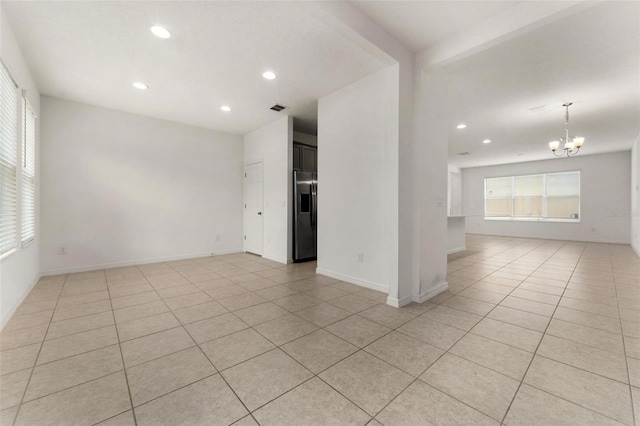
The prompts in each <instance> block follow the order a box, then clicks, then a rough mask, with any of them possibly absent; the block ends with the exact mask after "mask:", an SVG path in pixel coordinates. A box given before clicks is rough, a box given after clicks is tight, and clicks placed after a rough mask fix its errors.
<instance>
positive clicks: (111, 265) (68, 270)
mask: <svg viewBox="0 0 640 426" xmlns="http://www.w3.org/2000/svg"><path fill="white" fill-rule="evenodd" d="M242 252H243V251H242V249H232V250H219V251H214V252H207V253H195V254H185V255H181V256H167V257H156V258H146V259H137V260H131V261H126V262H112V263H102V264H97V265H88V266H77V267H73V268H64V269H55V270H53V271H45V272H42V274H41V276H43V277H46V276H50V275H61V274H72V273H74V272H90V271H97V270H100V269H109V268H120V267H123V266H133V265H144V264H146V263H157V262H171V261H174V260H183V259H195V258H197V257H207V256H211V255H212V253H213V256H219V255H223V254H233V253H242Z"/></svg>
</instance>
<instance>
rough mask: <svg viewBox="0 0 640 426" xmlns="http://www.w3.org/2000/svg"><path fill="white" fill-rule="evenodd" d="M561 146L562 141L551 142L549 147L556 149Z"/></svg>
mask: <svg viewBox="0 0 640 426" xmlns="http://www.w3.org/2000/svg"><path fill="white" fill-rule="evenodd" d="M559 147H560V141H552V142H549V148H551V151H555V150H556V149H558V148H559Z"/></svg>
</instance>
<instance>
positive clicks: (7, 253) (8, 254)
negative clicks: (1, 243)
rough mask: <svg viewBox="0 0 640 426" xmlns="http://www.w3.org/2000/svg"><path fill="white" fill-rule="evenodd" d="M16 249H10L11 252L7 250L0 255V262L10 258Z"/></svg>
mask: <svg viewBox="0 0 640 426" xmlns="http://www.w3.org/2000/svg"><path fill="white" fill-rule="evenodd" d="M17 251H18V249H17V248H12V249H11V250H9V251H8V252H6V253H4V254H2V255H1V256H0V261H2V260H5V259H6V258H7V257H9V256H11V255H12V254H13V253H15V252H17Z"/></svg>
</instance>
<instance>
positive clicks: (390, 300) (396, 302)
mask: <svg viewBox="0 0 640 426" xmlns="http://www.w3.org/2000/svg"><path fill="white" fill-rule="evenodd" d="M412 301H413V297H411V296H407V297H403V298H402V299H398V298H396V297H391V296H388V297H387V305H389V306H393V307H394V308H401V307H403V306H404V305H408V304H409V303H411V302H412Z"/></svg>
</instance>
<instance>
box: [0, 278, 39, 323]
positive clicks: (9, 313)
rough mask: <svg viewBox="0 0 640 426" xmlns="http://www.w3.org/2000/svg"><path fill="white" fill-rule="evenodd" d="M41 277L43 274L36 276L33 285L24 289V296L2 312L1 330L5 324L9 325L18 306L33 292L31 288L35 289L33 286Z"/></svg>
mask: <svg viewBox="0 0 640 426" xmlns="http://www.w3.org/2000/svg"><path fill="white" fill-rule="evenodd" d="M40 277H41V275H38V276H37V277H36V279H35V280H34V281H33V282H32V283H31V285H30V286H29V287H27V289H26V290H25V291H24V293H23V294H22V296H20V298H19V299H18V301H17V302H16V303H15V304H14V305H13V307H12V308H11V309H9V310H8V311H6V312H3V313H2V319H1V320H0V331H1V330H2V329H4V326H5V325H7V323H8V322H9V320H10V319H11V317H13V314H15V313H16V311H17V310H18V308H19V307H20V305H21V304H22V302H24V299H26V298H27V296H28V295H29V293H31V290H33V287H35V286H36V284H38V281H39V280H40Z"/></svg>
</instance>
